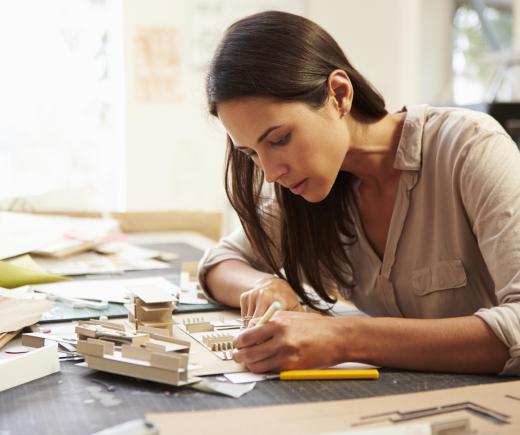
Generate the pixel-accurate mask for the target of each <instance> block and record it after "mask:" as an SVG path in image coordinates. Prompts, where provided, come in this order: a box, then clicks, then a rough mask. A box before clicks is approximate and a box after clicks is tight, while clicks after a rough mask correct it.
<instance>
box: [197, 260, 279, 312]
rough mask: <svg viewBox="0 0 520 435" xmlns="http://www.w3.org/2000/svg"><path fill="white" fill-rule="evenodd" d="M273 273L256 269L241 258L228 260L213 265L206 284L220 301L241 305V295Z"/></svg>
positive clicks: (207, 275) (230, 304) (231, 304)
mask: <svg viewBox="0 0 520 435" xmlns="http://www.w3.org/2000/svg"><path fill="white" fill-rule="evenodd" d="M272 277H273V275H272V274H269V273H265V272H261V271H259V270H256V269H254V268H253V267H251V266H250V265H249V264H247V263H245V262H243V261H239V260H226V261H223V262H222V263H219V264H217V265H216V266H214V267H212V268H211V269H210V270H209V272H208V273H207V274H206V284H207V286H208V288H209V290H210V291H211V295H212V296H213V298H215V300H217V301H218V302H220V303H222V304H225V305H229V306H231V307H240V296H241V294H242V293H243V292H245V291H247V290H249V289H250V288H252V287H254V286H255V284H256V282H257V281H259V280H261V279H263V278H272Z"/></svg>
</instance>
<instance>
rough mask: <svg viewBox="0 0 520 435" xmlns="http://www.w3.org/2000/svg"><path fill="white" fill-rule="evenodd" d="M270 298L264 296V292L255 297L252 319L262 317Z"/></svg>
mask: <svg viewBox="0 0 520 435" xmlns="http://www.w3.org/2000/svg"><path fill="white" fill-rule="evenodd" d="M270 299H271V298H267V297H265V293H260V294H259V295H258V297H257V300H256V304H255V311H254V312H253V319H257V318H259V317H262V316H263V315H264V314H265V312H266V311H267V309H268V308H269V306H270V305H271V302H273V301H272V300H270Z"/></svg>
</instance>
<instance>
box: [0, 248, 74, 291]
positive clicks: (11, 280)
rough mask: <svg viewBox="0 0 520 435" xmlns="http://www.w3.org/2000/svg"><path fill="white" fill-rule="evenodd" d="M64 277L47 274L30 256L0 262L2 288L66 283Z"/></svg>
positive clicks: (0, 284)
mask: <svg viewBox="0 0 520 435" xmlns="http://www.w3.org/2000/svg"><path fill="white" fill-rule="evenodd" d="M67 279H68V278H67V277H64V276H59V275H54V274H52V273H48V272H46V271H45V270H44V269H42V268H41V267H40V266H39V265H38V264H36V263H35V262H34V260H33V259H32V258H31V256H30V255H23V256H21V257H17V258H14V259H11V260H4V261H0V286H1V287H6V288H14V287H20V286H22V285H27V284H42V283H51V282H58V281H66V280H67Z"/></svg>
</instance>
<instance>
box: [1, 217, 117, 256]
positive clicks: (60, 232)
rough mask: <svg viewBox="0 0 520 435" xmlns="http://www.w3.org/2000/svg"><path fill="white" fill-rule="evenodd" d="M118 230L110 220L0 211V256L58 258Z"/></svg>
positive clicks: (94, 242)
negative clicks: (29, 253) (38, 255)
mask: <svg viewBox="0 0 520 435" xmlns="http://www.w3.org/2000/svg"><path fill="white" fill-rule="evenodd" d="M118 232H119V224H118V223H117V221H116V220H114V219H96V218H73V217H64V216H41V215H34V214H24V213H12V212H0V240H2V244H1V246H0V259H5V258H10V257H15V256H17V255H21V254H25V253H28V252H35V253H39V254H41V255H50V256H56V257H60V256H64V255H68V254H71V253H74V252H80V251H82V250H85V249H89V248H90V247H93V246H95V245H96V244H99V243H101V242H103V241H106V240H107V239H108V238H109V237H110V235H112V234H114V233H118Z"/></svg>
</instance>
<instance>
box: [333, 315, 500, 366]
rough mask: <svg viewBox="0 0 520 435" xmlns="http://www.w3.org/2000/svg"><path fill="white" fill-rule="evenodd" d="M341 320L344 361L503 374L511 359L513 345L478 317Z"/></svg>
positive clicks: (341, 345)
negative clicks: (502, 338)
mask: <svg viewBox="0 0 520 435" xmlns="http://www.w3.org/2000/svg"><path fill="white" fill-rule="evenodd" d="M337 320H338V321H341V322H343V332H344V334H342V337H341V339H342V343H341V344H340V343H339V341H338V346H340V347H343V349H342V352H341V354H342V355H343V358H342V359H343V360H344V361H347V360H350V361H359V362H365V363H371V364H375V365H380V366H383V367H396V368H402V369H410V370H421V371H433V372H451V373H499V372H501V371H502V369H503V368H504V364H505V363H506V361H507V360H508V359H509V352H508V349H507V347H506V346H505V345H504V344H503V343H502V342H501V341H500V340H499V339H498V338H497V337H496V335H495V334H494V333H493V332H492V331H491V329H490V328H489V327H488V326H487V325H486V323H485V322H484V321H483V320H481V319H480V318H478V317H476V316H467V317H456V318H449V319H399V318H356V319H352V318H351V319H337ZM345 337H347V338H346V339H345Z"/></svg>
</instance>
